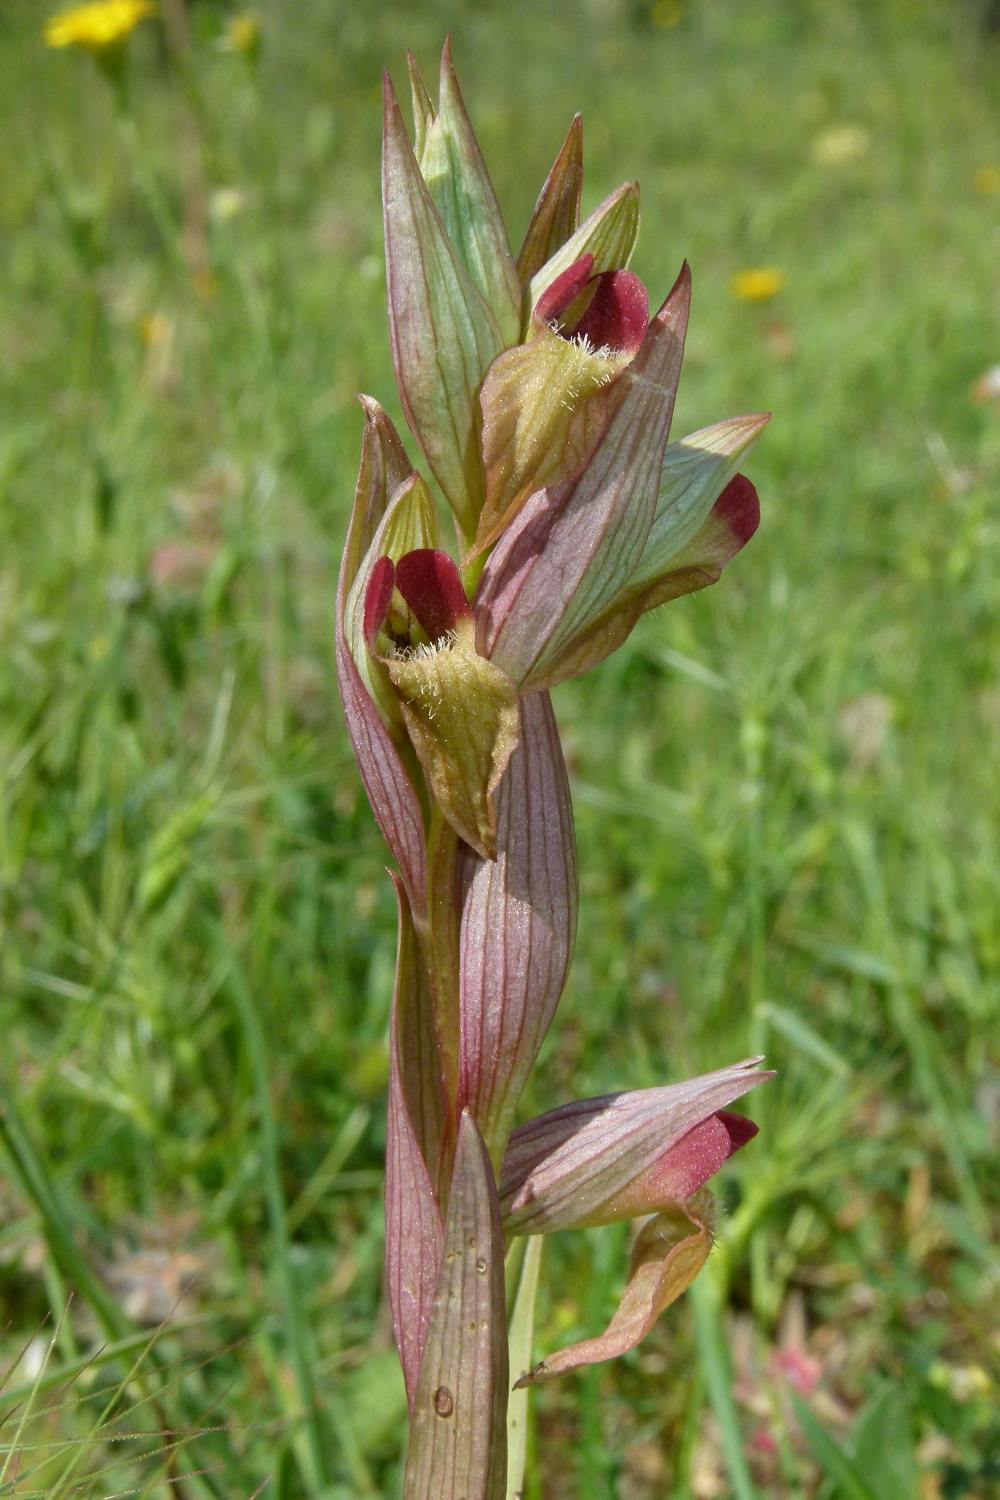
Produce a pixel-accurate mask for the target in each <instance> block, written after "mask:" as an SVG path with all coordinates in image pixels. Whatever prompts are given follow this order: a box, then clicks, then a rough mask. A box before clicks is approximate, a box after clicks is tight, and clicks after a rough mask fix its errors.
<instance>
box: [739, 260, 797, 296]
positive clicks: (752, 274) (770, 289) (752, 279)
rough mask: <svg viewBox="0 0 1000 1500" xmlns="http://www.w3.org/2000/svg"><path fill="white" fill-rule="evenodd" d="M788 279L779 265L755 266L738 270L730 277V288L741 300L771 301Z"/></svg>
mask: <svg viewBox="0 0 1000 1500" xmlns="http://www.w3.org/2000/svg"><path fill="white" fill-rule="evenodd" d="M787 279H788V278H787V277H786V275H785V273H784V271H779V270H778V268H777V266H753V267H751V268H750V269H749V270H746V271H737V273H736V275H735V276H733V277H732V278H731V279H730V282H729V290H730V292H731V293H732V294H733V296H734V297H736V298H737V299H738V300H739V301H740V302H770V300H771V298H772V297H776V296H777V295H778V293H779V292H780V291H781V289H782V287H783V286H784V285H785V282H786V281H787Z"/></svg>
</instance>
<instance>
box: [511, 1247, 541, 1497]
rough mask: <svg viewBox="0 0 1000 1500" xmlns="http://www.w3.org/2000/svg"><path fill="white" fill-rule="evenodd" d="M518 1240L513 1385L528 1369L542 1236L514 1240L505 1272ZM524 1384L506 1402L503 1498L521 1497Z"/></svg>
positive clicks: (525, 1421)
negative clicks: (505, 1484)
mask: <svg viewBox="0 0 1000 1500" xmlns="http://www.w3.org/2000/svg"><path fill="white" fill-rule="evenodd" d="M519 1243H523V1244H524V1246H525V1248H524V1251H523V1254H522V1256H521V1267H520V1276H519V1277H518V1281H517V1294H516V1296H515V1298H514V1307H513V1311H512V1312H511V1315H510V1378H511V1384H512V1385H513V1384H514V1383H515V1382H516V1381H517V1380H519V1379H520V1377H521V1376H522V1375H526V1374H527V1372H528V1371H529V1370H530V1369H531V1365H532V1354H531V1348H532V1343H533V1340H534V1333H535V1296H536V1293H537V1291H538V1273H539V1270H540V1268H541V1264H542V1245H543V1241H542V1236H541V1235H540V1234H533V1235H530V1236H529V1238H528V1239H527V1241H523V1242H519V1241H516V1240H515V1242H514V1246H513V1247H512V1249H511V1252H510V1255H509V1256H508V1261H509V1262H511V1263H509V1264H508V1267H507V1271H508V1276H511V1275H513V1273H514V1272H515V1271H516V1269H517V1268H516V1266H515V1265H514V1264H513V1263H512V1262H513V1259H514V1255H515V1252H516V1251H517V1248H518V1245H519ZM530 1394H531V1391H530V1388H529V1387H528V1386H525V1387H524V1388H523V1389H521V1390H519V1391H517V1390H512V1391H511V1393H510V1400H509V1402H508V1404H507V1500H523V1495H524V1468H525V1463H526V1460H527V1456H528V1397H529V1396H530Z"/></svg>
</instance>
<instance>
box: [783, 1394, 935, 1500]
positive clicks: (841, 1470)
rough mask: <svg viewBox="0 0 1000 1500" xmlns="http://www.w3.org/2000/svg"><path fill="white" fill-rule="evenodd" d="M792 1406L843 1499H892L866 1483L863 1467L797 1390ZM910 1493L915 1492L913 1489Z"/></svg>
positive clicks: (807, 1439) (806, 1437) (822, 1467)
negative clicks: (853, 1460)
mask: <svg viewBox="0 0 1000 1500" xmlns="http://www.w3.org/2000/svg"><path fill="white" fill-rule="evenodd" d="M792 1405H793V1407H794V1408H795V1415H796V1416H797V1417H798V1419H799V1426H800V1427H801V1428H802V1432H803V1435H804V1437H805V1440H806V1442H807V1443H808V1444H809V1447H810V1448H811V1450H812V1455H813V1458H815V1460H816V1462H817V1463H818V1464H819V1466H820V1468H821V1469H822V1470H823V1473H824V1474H825V1475H826V1476H827V1478H828V1479H831V1480H832V1481H833V1483H834V1485H835V1486H836V1493H837V1494H838V1495H840V1496H842V1497H843V1500H889V1497H888V1496H886V1495H885V1494H884V1493H883V1491H882V1490H879V1489H877V1488H872V1487H871V1486H870V1485H868V1484H867V1483H866V1481H865V1479H864V1477H863V1476H862V1473H861V1470H860V1468H859V1467H858V1466H857V1465H856V1464H855V1463H853V1462H852V1461H851V1459H850V1458H849V1457H848V1456H847V1454H846V1453H845V1451H844V1449H843V1448H842V1447H841V1446H840V1444H839V1443H837V1442H836V1441H835V1440H834V1439H833V1438H832V1437H831V1436H830V1434H829V1433H828V1432H827V1430H826V1428H825V1427H824V1426H823V1424H822V1423H821V1422H820V1420H819V1418H818V1417H817V1416H816V1414H815V1412H814V1411H813V1410H812V1408H811V1407H810V1406H808V1405H807V1404H806V1402H805V1401H803V1400H802V1398H801V1397H800V1396H796V1395H795V1393H794V1392H792ZM910 1493H911V1495H912V1491H911V1492H910Z"/></svg>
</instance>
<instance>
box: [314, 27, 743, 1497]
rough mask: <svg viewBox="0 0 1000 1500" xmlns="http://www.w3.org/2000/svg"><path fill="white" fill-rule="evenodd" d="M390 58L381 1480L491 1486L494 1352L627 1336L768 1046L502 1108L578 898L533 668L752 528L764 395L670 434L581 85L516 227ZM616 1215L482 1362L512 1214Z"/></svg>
mask: <svg viewBox="0 0 1000 1500" xmlns="http://www.w3.org/2000/svg"><path fill="white" fill-rule="evenodd" d="M409 82H410V96H411V103H412V111H413V132H412V137H411V135H410V133H409V132H408V131H407V127H406V125H405V123H404V120H403V115H402V111H401V109H400V106H399V102H398V100H397V97H396V94H395V91H394V89H393V86H392V83H391V81H390V80H389V78H388V77H386V79H385V88H384V120H383V123H384V134H383V156H382V197H383V207H384V220H385V251H386V280H387V304H388V318H389V333H390V343H391V347H392V358H393V365H394V369H395V376H396V385H397V388H398V392H399V399H400V403H401V406H402V410H403V414H404V416H405V418H406V422H407V425H408V427H409V429H410V433H411V434H412V438H413V442H414V444H415V447H414V449H413V452H414V453H415V454H416V453H418V452H419V455H420V456H422V460H423V465H424V468H423V472H421V470H420V469H418V468H417V466H416V465H415V464H414V462H413V461H412V459H411V457H410V453H409V452H408V450H407V447H406V445H405V444H404V442H403V439H402V438H401V437H400V435H399V433H398V432H397V431H396V429H395V427H394V426H393V424H392V422H391V420H390V419H389V417H388V415H387V414H386V412H385V411H384V410H383V409H382V407H381V406H380V405H379V404H378V402H376V401H374V400H372V399H371V398H370V397H362V398H361V401H362V406H363V409H364V431H363V437H362V452H361V465H360V469H359V473H358V481H357V488H356V492H355V498H354V507H353V511H352V514H351V520H350V525H349V528H348V533H347V540H346V543H345V547H344V554H343V560H342V564H341V570H340V582H339V587H338V592H337V671H338V677H339V680H340V688H341V694H342V697H343V701H344V708H345V714H346V719H347V727H348V732H349V734H350V737H351V741H352V744H353V747H354V751H355V754H356V756H357V760H358V765H359V768H360V772H361V776H362V779H363V781H364V785H365V789H366V791H367V793H368V796H369V799H370V801H371V804H372V809H373V812H374V814H375V818H376V821H377V822H378V825H379V827H380V829H381V831H382V833H383V835H384V837H385V840H386V842H387V844H388V845H389V848H390V850H391V851H392V854H393V857H394V859H395V862H396V866H397V870H398V873H397V874H396V875H395V876H394V879H395V882H396V894H397V900H398V908H399V944H398V950H397V959H396V984H395V993H394V997H393V1006H392V1019H391V1026H390V1039H389V1101H388V1132H387V1160H386V1273H387V1276H386V1280H387V1287H388V1294H389V1302H390V1306H391V1311H392V1320H393V1328H394V1332H395V1337H396V1343H397V1346H398V1349H399V1353H400V1358H401V1362H402V1366H403V1374H404V1378H405V1382H406V1391H407V1398H408V1402H409V1407H410V1413H411V1423H412V1430H411V1442H410V1448H409V1452H408V1456H407V1464H406V1473H405V1478H404V1495H405V1500H459V1497H464V1500H504V1497H505V1496H506V1495H507V1494H508V1493H513V1492H514V1490H515V1489H519V1488H520V1478H519V1473H518V1472H512V1473H511V1474H510V1476H509V1485H508V1474H507V1451H508V1450H507V1437H506V1427H505V1422H506V1411H507V1399H508V1394H509V1391H510V1387H511V1380H512V1378H513V1377H516V1378H517V1381H518V1383H520V1384H524V1383H532V1382H535V1381H538V1380H542V1379H548V1378H550V1377H552V1376H554V1375H557V1374H561V1373H564V1372H565V1371H567V1370H571V1369H574V1368H576V1367H578V1366H581V1365H584V1364H589V1363H592V1362H593V1361H595V1360H599V1359H607V1358H610V1357H611V1356H613V1355H615V1354H618V1353H622V1352H623V1351H625V1350H626V1349H630V1348H632V1347H633V1346H634V1345H635V1344H636V1343H637V1342H638V1340H639V1339H640V1338H642V1337H643V1336H644V1335H645V1334H646V1333H647V1332H648V1330H649V1329H650V1328H651V1327H652V1325H653V1323H654V1322H655V1320H656V1319H657V1317H658V1316H659V1315H660V1313H661V1312H662V1311H663V1309H664V1308H665V1307H666V1306H667V1305H668V1304H669V1303H670V1302H672V1301H673V1300H674V1299H675V1298H676V1297H677V1296H679V1295H680V1294H681V1292H683V1290H684V1289H685V1287H686V1286H687V1285H688V1284H689V1283H690V1281H691V1280H692V1279H693V1277H694V1276H695V1275H696V1274H697V1272H698V1270H699V1268H700V1267H701V1265H702V1264H703V1263H704V1260H705V1258H706V1256H707V1254H708V1252H709V1249H710V1247H711V1244H712V1238H713V1234H714V1225H715V1215H714V1210H713V1207H712V1200H711V1197H710V1195H709V1192H708V1188H707V1183H708V1182H709V1180H710V1178H711V1177H712V1176H713V1175H714V1174H715V1173H716V1172H717V1171H718V1170H719V1169H720V1168H721V1167H722V1166H723V1165H724V1164H725V1163H726V1162H727V1161H728V1159H729V1158H730V1157H731V1156H732V1155H733V1154H734V1153H735V1152H736V1151H737V1150H739V1149H740V1148H741V1147H742V1146H743V1145H745V1144H746V1143H747V1142H748V1141H749V1140H750V1139H751V1138H752V1137H753V1135H754V1134H755V1133H756V1126H754V1125H753V1124H752V1123H751V1122H750V1121H749V1120H747V1119H746V1118H744V1117H743V1116H742V1115H739V1114H735V1113H733V1112H732V1111H731V1110H730V1109H729V1108H728V1106H729V1105H730V1104H731V1103H732V1102H733V1101H734V1100H736V1099H738V1098H739V1097H740V1096H741V1095H743V1094H744V1093H746V1092H747V1091H748V1090H749V1089H752V1088H754V1087H755V1086H756V1085H757V1084H759V1083H761V1082H764V1081H765V1080H767V1079H768V1078H770V1077H771V1076H772V1075H771V1074H770V1073H767V1072H764V1071H761V1070H760V1068H759V1063H760V1061H761V1059H759V1058H754V1059H750V1060H749V1061H748V1062H744V1063H737V1064H735V1065H734V1066H732V1067H728V1068H723V1069H722V1070H721V1071H719V1072H716V1073H712V1074H708V1075H706V1076H705V1077H703V1078H698V1079H694V1080H693V1081H691V1082H688V1083H680V1084H673V1085H669V1086H665V1087H662V1088H656V1089H647V1090H643V1091H640V1092H638V1093H628V1092H626V1093H623V1094H614V1095H608V1096H605V1097H602V1098H599V1099H587V1100H582V1101H578V1102H576V1103H572V1104H567V1105H563V1106H561V1107H560V1108H558V1109H554V1110H551V1111H549V1112H548V1113H546V1114H543V1115H541V1116H539V1117H538V1118H537V1119H536V1120H532V1121H530V1122H528V1123H527V1124H522V1125H520V1126H518V1127H517V1128H514V1127H515V1120H516V1113H517V1108H518V1101H519V1098H520V1095H521V1092H522V1090H523V1088H524V1085H525V1083H526V1081H527V1078H528V1075H529V1073H530V1071H531V1069H532V1067H533V1065H534V1062H535V1059H536V1057H537V1055H538V1050H539V1048H540V1046H541V1043H542V1040H543V1038H544V1036H545V1033H546V1031H547V1029H548V1026H549V1024H550V1022H551V1020H552V1017H553V1014H554V1012H555V1009H556V1006H557V1004H558V1001H559V998H560V996H561V994H562V991H563V987H564V985H565V983H566V979H567V975H568V972H569V964H570V958H571V954H572V947H573V940H574V935H575V930H576V917H577V897H578V892H577V871H576V850H575V844H574V836H573V818H572V807H571V801H570V790H569V781H568V777H567V774H566V767H565V764H564V760H563V755H562V750H561V746H560V742H559V733H558V728H557V725H556V721H555V717H554V715H553V712H552V706H551V702H550V698H549V690H550V689H551V688H553V687H554V686H555V685H556V684H558V683H560V682H563V681H564V680H566V679H567V678H569V677H572V676H575V675H577V674H578V673H580V672H583V671H585V670H587V669H588V668H590V667H593V666H595V665H596V664H598V663H599V662H601V661H602V660H603V659H604V658H605V657H606V656H608V655H609V654H610V653H611V652H612V651H614V650H615V649H616V648H617V647H618V646H620V645H621V644H622V642H623V641H624V640H625V639H626V638H627V636H628V635H629V633H630V632H631V631H632V629H633V628H634V627H635V625H636V624H637V622H638V621H639V619H640V618H641V616H642V615H643V614H645V613H646V612H647V611H649V610H651V609H654V608H657V607H658V606H659V605H661V604H664V603H666V602H667V601H669V600H673V599H676V598H679V597H680V596H682V595H684V594H689V593H693V592H695V591H696V590H698V589H702V588H705V587H707V586H708V585H710V584H712V583H715V582H716V580H717V579H718V578H719V576H720V574H721V573H722V570H723V568H724V567H725V565H726V564H727V563H728V562H729V561H730V560H731V559H732V558H733V557H734V556H735V554H736V553H737V552H739V551H740V550H741V548H742V547H743V546H744V545H745V544H746V543H747V542H748V541H749V540H750V538H751V537H752V536H753V534H754V532H755V531H756V529H757V525H758V521H759V517H760V509H759V504H758V500H757V493H756V490H755V489H754V486H753V484H752V483H751V482H750V480H749V479H747V478H746V476H745V475H743V474H741V473H739V472H738V468H739V465H740V463H741V462H742V461H743V459H744V458H745V457H746V455H747V454H748V452H749V451H750V449H751V448H752V446H753V444H754V443H755V442H756V441H757V439H758V437H759V436H760V434H761V432H762V431H763V429H764V427H765V425H766V423H767V422H768V420H769V418H768V415H767V414H766V413H754V414H751V415H749V416H742V417H734V418H729V419H727V420H725V421H722V422H716V423H715V424H714V425H711V426H708V427H704V428H702V429H701V430H699V431H697V432H695V433H692V434H691V435H690V436H688V437H684V438H682V439H681V440H680V441H671V431H670V430H671V423H672V419H673V412H674V403H675V399H676V395H677V387H678V382H679V380H680V375H681V366H682V360H683V355H684V344H685V338H686V334H687V326H688V320H689V316H690V309H691V275H690V271H689V269H688V267H687V265H686V264H682V265H681V267H680V270H679V273H678V275H677V277H676V280H675V282H674V285H673V286H672V287H671V288H670V290H669V291H668V292H667V294H666V296H665V297H664V298H663V300H662V301H660V302H659V304H658V305H657V304H656V302H655V300H654V303H653V307H654V310H653V311H652V312H651V308H650V299H649V295H648V293H647V290H646V288H645V286H644V285H643V283H642V281H641V280H640V278H639V276H638V275H637V274H636V273H635V272H634V271H633V270H632V269H631V268H630V262H631V258H632V254H633V251H634V249H635V245H636V238H637V234H638V228H639V188H638V184H636V183H634V182H626V183H624V184H623V185H622V186H621V187H619V188H618V189H617V190H616V191H615V192H613V193H611V194H610V195H609V196H608V197H607V198H605V199H604V201H603V202H602V203H600V204H598V205H597V207H596V208H594V209H593V210H592V211H591V212H590V213H589V214H588V215H587V216H586V217H584V218H582V219H581V212H580V205H581V193H582V183H583V128H582V123H581V120H580V118H579V116H577V117H576V118H575V119H574V120H573V121H572V122H571V124H570V127H569V131H568V133H567V135H566V137H565V140H564V141H563V144H562V146H561V148H560V149H559V151H558V153H557V155H556V158H555V161H554V163H553V165H552V168H551V170H550V172H549V174H548V176H547V178H546V180H545V182H544V184H543V185H542V188H541V191H540V193H539V195H538V199H537V202H536V204H535V207H534V211H533V213H532V215H531V218H530V221H529V223H528V226H527V229H526V231H525V234H524V237H523V240H522V242H521V245H520V249H519V250H518V252H517V254H516V255H515V253H514V252H513V250H512V248H511V241H510V239H509V237H508V234H507V230H506V227H505V225H504V221H503V217H502V214H501V211H500V207H499V204H498V202H497V197H496V194H495V192H494V189H493V185H492V183H491V181H490V176H489V173H488V171H487V168H486V164H485V162H484V160H483V156H482V153H481V151H480V148H479V144H478V142H477V140H476V136H475V133H474V131H473V128H472V124H471V122H470V119H469V114H468V111H467V109H466V106H465V101H464V99H463V96H462V91H461V88H460V86H459V83H458V78H457V76H456V73H455V68H454V63H453V60H452V56H451V48H450V45H449V44H447V43H446V45H445V48H444V51H443V54H442V57H441V68H440V77H439V83H438V95H437V99H436V101H435V100H434V99H433V98H432V95H431V92H430V90H429V89H428V88H427V85H426V84H425V82H424V79H423V78H422V76H421V74H420V70H419V68H418V67H417V64H416V62H415V61H414V60H413V58H410V68H409ZM432 484H433V485H435V486H436V492H437V493H438V494H439V496H440V497H441V499H443V501H444V508H445V515H448V516H450V520H451V523H452V524H453V526H454V532H455V545H454V546H453V547H452V546H450V545H449V540H448V537H447V535H446V532H445V529H444V527H443V524H442V515H441V514H440V512H439V508H438V503H437V500H436V498H435V491H434V490H432V487H431V486H432ZM622 1218H629V1219H632V1218H638V1219H641V1220H643V1222H642V1224H641V1226H640V1228H639V1230H638V1234H637V1237H636V1240H635V1243H634V1247H633V1251H632V1259H631V1266H630V1270H629V1273H628V1279H627V1282H626V1287H625V1291H624V1293H623V1296H622V1301H621V1304H620V1306H619V1309H618V1311H617V1312H616V1314H615V1316H614V1318H613V1319H612V1321H611V1323H610V1325H609V1326H608V1328H607V1329H606V1330H605V1332H604V1333H603V1334H599V1335H597V1336H595V1337H593V1338H590V1339H588V1340H585V1341H584V1342H583V1343H580V1344H577V1345H574V1346H572V1347H571V1348H569V1349H565V1350H563V1351H561V1352H560V1353H556V1354H553V1355H550V1356H549V1357H548V1358H547V1359H546V1360H544V1361H543V1362H542V1364H541V1365H539V1366H537V1367H535V1368H534V1369H531V1370H529V1369H527V1368H525V1367H522V1368H521V1369H517V1370H510V1369H509V1365H508V1341H507V1322H506V1299H505V1285H504V1256H505V1250H506V1247H507V1244H508V1243H509V1241H510V1240H511V1239H512V1238H513V1237H515V1236H518V1235H529V1236H537V1235H540V1234H547V1233H553V1232H558V1231H562V1230H571V1229H574V1228H578V1227H581V1226H585V1225H600V1224H607V1223H611V1222H613V1221H615V1220H619V1219H622ZM521 1461H522V1460H520V1459H515V1460H513V1462H515V1463H518V1462H521Z"/></svg>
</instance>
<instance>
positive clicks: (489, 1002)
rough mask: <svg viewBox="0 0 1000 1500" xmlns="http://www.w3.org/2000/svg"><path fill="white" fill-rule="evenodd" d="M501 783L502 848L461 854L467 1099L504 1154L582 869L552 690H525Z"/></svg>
mask: <svg viewBox="0 0 1000 1500" xmlns="http://www.w3.org/2000/svg"><path fill="white" fill-rule="evenodd" d="M520 712H521V728H520V737H519V740H518V745H517V749H516V750H515V751H514V753H513V755H512V756H511V758H510V763H509V764H508V766H507V770H506V772H505V773H504V777H503V780H502V781H501V783H500V786H499V788H498V790H497V797H496V802H497V834H496V843H497V857H496V860H495V862H494V861H490V860H483V859H480V858H479V857H478V856H477V855H476V854H474V853H473V851H472V850H471V849H467V850H464V851H463V852H462V854H461V855H460V859H459V884H460V904H461V912H462V918H461V931H460V940H459V942H460V946H459V984H460V1000H459V1005H460V1025H461V1041H460V1078H459V1102H460V1103H461V1104H463V1105H465V1106H467V1107H468V1108H469V1109H470V1110H471V1112H472V1114H473V1116H474V1118H475V1119H476V1122H477V1123H478V1125H479V1128H480V1130H481V1131H482V1133H483V1135H484V1137H485V1139H486V1142H487V1145H488V1146H489V1148H490V1153H491V1155H492V1156H493V1158H494V1160H497V1159H498V1158H499V1156H500V1155H501V1154H502V1152H503V1148H504V1145H505V1143H506V1139H507V1133H508V1131H509V1129H510V1120H511V1116H512V1114H513V1111H514V1109H515V1107H516V1105H517V1100H518V1098H519V1096H520V1094H521V1090H522V1089H523V1087H524V1084H525V1082H526V1080H527V1077H528V1073H529V1072H530V1070H531V1067H532V1065H533V1064H534V1061H535V1058H536V1057H537V1055H538V1049H539V1047H540V1046H541V1044H542V1040H543V1038H544V1036H545V1033H546V1031H547V1030H548V1026H549V1022H550V1021H551V1019H552V1016H553V1013H554V1011H555V1008H556V1005H557V1004H558V1001H559V997H560V995H561V994H562V990H563V985H564V983H565V980H566V974H567V970H568V968H569V961H570V956H571V953H572V948H573V938H574V935H575V931H576V908H577V880H576V849H575V844H574V838H573V811H572V806H571V804H570V795H569V783H568V780H567V777H566V767H565V763H564V761H563V757H562V750H561V747H560V744H559V731H558V729H557V726H556V722H555V716H554V714H553V712H552V705H551V703H550V701H549V698H548V694H546V693H530V694H528V695H527V696H526V697H524V698H522V699H521V710H520Z"/></svg>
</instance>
